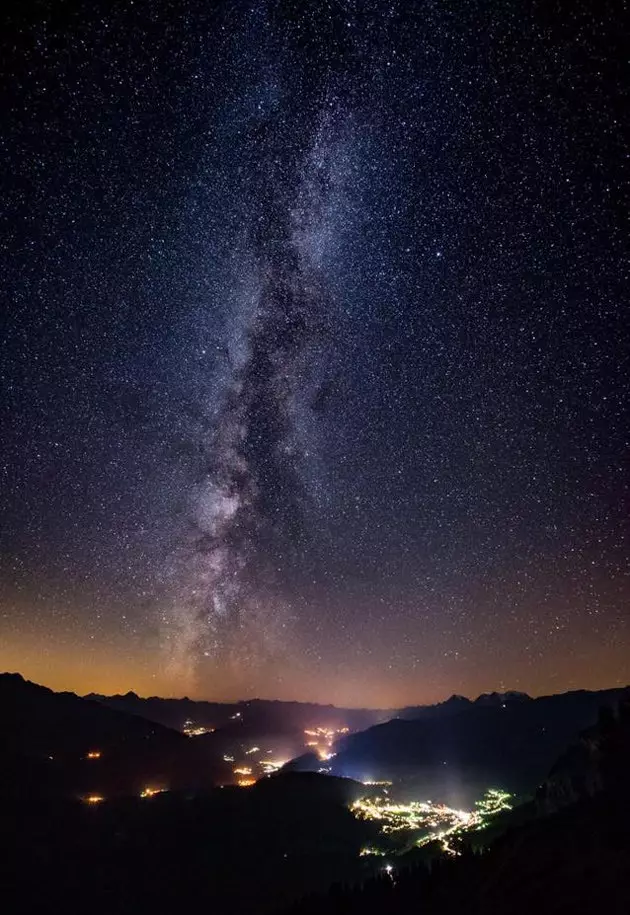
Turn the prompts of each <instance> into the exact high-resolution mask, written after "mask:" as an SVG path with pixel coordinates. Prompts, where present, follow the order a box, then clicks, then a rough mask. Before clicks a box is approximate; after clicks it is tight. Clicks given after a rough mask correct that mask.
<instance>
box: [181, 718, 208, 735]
mask: <svg viewBox="0 0 630 915" xmlns="http://www.w3.org/2000/svg"><path fill="white" fill-rule="evenodd" d="M214 730H215V729H214V728H206V727H204V726H203V725H201V724H195V722H194V721H191V720H190V718H189V719H188V720H187V721H185V722H184V726H183V728H182V731H183V732H184V734H186V736H187V737H201V735H202V734H212V733H214Z"/></svg>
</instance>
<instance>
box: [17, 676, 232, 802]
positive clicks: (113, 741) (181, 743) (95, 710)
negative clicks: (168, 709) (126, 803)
mask: <svg viewBox="0 0 630 915" xmlns="http://www.w3.org/2000/svg"><path fill="white" fill-rule="evenodd" d="M94 752H97V753H99V754H100V756H99V757H98V758H88V754H89V753H94ZM0 757H2V758H3V759H4V766H5V767H7V768H11V770H12V771H13V773H14V779H17V778H18V777H19V776H20V772H21V766H20V764H19V763H18V762H17V761H18V760H20V759H22V760H23V761H25V760H28V761H29V762H28V767H30V769H29V771H30V770H32V771H33V772H35V771H37V772H38V773H39V775H38V777H37V779H36V778H35V776H32V777H29V779H28V781H29V783H31V785H32V786H33V787H34V786H35V784H37V786H38V790H39V791H40V793H41V792H42V791H43V790H44V789H43V786H44V784H48V783H50V790H55V791H62V792H64V793H85V792H87V793H97V794H107V795H110V794H124V793H137V792H139V791H141V790H142V789H143V788H145V787H146V786H148V785H161V786H164V787H187V786H206V787H209V786H211V785H212V784H214V783H216V782H218V781H219V780H220V779H221V777H222V776H223V775H225V774H226V770H225V767H224V766H223V764H222V762H221V761H215V759H214V757H213V756H212V755H211V754H210V753H203V752H202V748H201V747H200V746H196V745H195V744H194V741H191V740H189V739H188V738H187V737H185V736H184V735H182V734H180V733H177V732H175V731H172V730H169V729H168V728H165V727H163V726H161V725H158V724H155V723H151V722H148V721H146V720H145V719H142V718H138V717H137V716H134V715H129V714H126V713H124V712H119V711H115V710H113V709H110V708H106V707H104V706H102V705H101V704H99V703H97V702H91V701H89V700H86V699H81V698H79V697H78V696H75V695H74V694H73V693H54V692H53V691H52V690H50V689H47V688H46V687H44V686H38V685H37V684H34V683H30V682H29V681H27V680H24V679H23V678H22V677H21V676H20V675H19V674H0ZM24 766H26V763H24ZM23 771H24V772H26V771H27V768H23ZM22 781H23V782H24V778H22ZM14 789H15V790H16V791H17V790H18V786H17V784H16V785H14V786H12V785H10V784H7V782H6V779H3V780H2V783H1V787H0V791H3V792H7V793H11V792H12V791H13V790H14Z"/></svg>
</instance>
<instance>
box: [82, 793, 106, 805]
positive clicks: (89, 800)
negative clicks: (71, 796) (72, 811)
mask: <svg viewBox="0 0 630 915" xmlns="http://www.w3.org/2000/svg"><path fill="white" fill-rule="evenodd" d="M83 800H84V801H85V803H86V804H100V803H101V801H104V800H105V798H104V797H103V795H102V794H88V796H87V797H84V798H83Z"/></svg>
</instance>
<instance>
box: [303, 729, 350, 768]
mask: <svg viewBox="0 0 630 915" xmlns="http://www.w3.org/2000/svg"><path fill="white" fill-rule="evenodd" d="M349 733H350V728H327V727H319V728H306V729H305V731H304V734H305V736H306V737H307V738H308V739H307V740H306V741H305V745H306V746H307V747H314V748H315V750H316V752H317V755H318V756H319V758H320V760H322V762H325V761H326V760H329V759H332V758H333V756H334V755H335V754H334V753H332V752H331V748H332V745H333V743H334V742H335V740H336V739H337V737H340V736H342V735H343V734H349Z"/></svg>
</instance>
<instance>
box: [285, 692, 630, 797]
mask: <svg viewBox="0 0 630 915" xmlns="http://www.w3.org/2000/svg"><path fill="white" fill-rule="evenodd" d="M628 694H629V690H628V689H626V690H623V689H614V690H604V691H600V692H587V691H576V692H570V693H564V694H562V695H556V696H545V697H542V698H539V699H530V698H529V697H526V696H523V695H522V694H516V695H513V694H512V695H510V694H507V695H505V696H497V695H496V694H495V696H492V695H491V696H483V697H480V699H479V700H477V701H475V702H470V701H469V700H466V699H462V698H461V697H454V699H453V700H450V701H449V702H448V703H443V704H442V705H441V706H434V707H433V708H432V709H424V710H413V711H414V717H409V718H396V719H394V720H392V721H389V722H387V723H385V724H381V725H377V726H375V727H372V728H369V729H368V730H366V731H363V732H360V733H357V734H351V735H349V736H348V737H346V738H343V739H342V740H341V741H339V742H338V744H337V746H336V749H337V751H338V752H337V755H336V756H335V757H334V758H333V759H332V760H330V762H329V763H328V765H329V767H330V771H331V772H332V773H333V774H335V775H343V776H347V777H350V778H355V779H358V780H365V779H366V778H369V779H395V780H396V779H402V780H408V781H409V783H410V786H413V790H414V791H417V790H421V791H422V793H423V794H424V795H426V796H429V797H432V798H433V799H437V798H440V797H442V798H444V799H447V800H451V801H455V802H459V803H468V802H470V800H471V799H472V798H474V796H475V795H477V794H478V793H479V791H482V790H484V789H485V788H487V787H489V786H500V787H502V788H505V789H507V790H508V791H511V792H512V793H515V794H519V795H522V794H529V793H531V792H533V791H534V790H535V789H536V787H537V786H538V785H539V784H540V782H541V781H542V780H543V779H544V778H545V776H546V775H547V773H548V771H549V769H550V767H551V766H552V765H553V763H554V762H555V760H556V759H557V758H558V756H559V755H560V754H561V753H562V752H563V751H564V750H565V749H566V748H567V747H568V746H569V745H570V744H571V743H572V742H573V741H575V740H576V739H577V738H578V735H579V734H580V732H581V731H582V730H583V729H584V728H586V727H588V726H589V725H591V724H592V723H593V722H594V721H595V720H596V718H597V714H598V709H599V708H600V707H601V706H608V707H611V708H612V707H615V706H616V705H617V704H618V703H619V701H620V700H621V699H622V698H623V697H624V696H626V695H628ZM407 714H410V710H407ZM320 765H321V763H320V762H319V761H318V760H316V759H314V758H312V757H304V758H302V759H301V760H296V761H294V763H293V764H292V767H293V768H296V769H310V768H317V767H318V766H320Z"/></svg>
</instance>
